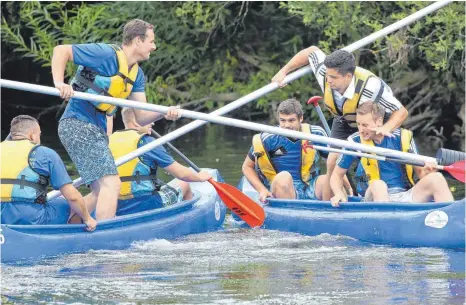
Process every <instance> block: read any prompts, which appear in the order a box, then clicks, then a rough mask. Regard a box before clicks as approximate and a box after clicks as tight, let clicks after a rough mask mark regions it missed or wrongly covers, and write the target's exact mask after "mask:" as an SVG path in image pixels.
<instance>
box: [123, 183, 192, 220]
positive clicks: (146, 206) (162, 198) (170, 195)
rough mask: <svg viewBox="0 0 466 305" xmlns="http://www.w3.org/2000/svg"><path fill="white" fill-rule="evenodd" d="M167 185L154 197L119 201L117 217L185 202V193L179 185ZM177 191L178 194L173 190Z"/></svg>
mask: <svg viewBox="0 0 466 305" xmlns="http://www.w3.org/2000/svg"><path fill="white" fill-rule="evenodd" d="M170 186H171V188H169V187H167V186H166V185H164V186H162V188H160V191H159V192H157V193H155V194H153V195H144V196H139V197H135V198H131V199H127V200H118V207H117V212H116V216H122V215H127V214H133V213H139V212H143V211H148V210H154V209H159V208H164V207H167V206H170V205H172V204H175V203H178V202H180V201H182V200H183V192H182V190H181V187H180V186H179V185H175V184H171V183H170ZM173 189H175V190H176V192H175V191H174V190H173Z"/></svg>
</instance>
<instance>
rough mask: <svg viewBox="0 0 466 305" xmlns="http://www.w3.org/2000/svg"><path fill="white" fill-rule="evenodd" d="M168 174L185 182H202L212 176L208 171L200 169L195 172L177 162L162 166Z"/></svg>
mask: <svg viewBox="0 0 466 305" xmlns="http://www.w3.org/2000/svg"><path fill="white" fill-rule="evenodd" d="M164 170H166V171H167V172H168V173H169V174H170V175H172V176H174V177H175V178H178V179H180V180H182V181H185V182H204V181H207V180H209V179H210V178H212V177H211V176H210V175H209V173H207V172H205V171H201V172H199V173H196V172H195V171H193V170H191V169H189V168H187V167H186V166H183V165H181V164H180V163H178V162H176V161H175V162H173V164H171V165H169V166H167V167H165V168H164Z"/></svg>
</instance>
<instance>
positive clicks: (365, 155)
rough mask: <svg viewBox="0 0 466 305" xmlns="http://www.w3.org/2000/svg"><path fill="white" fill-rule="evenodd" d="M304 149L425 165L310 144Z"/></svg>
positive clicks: (439, 166)
mask: <svg viewBox="0 0 466 305" xmlns="http://www.w3.org/2000/svg"><path fill="white" fill-rule="evenodd" d="M305 147H309V148H314V149H316V150H321V151H326V152H335V153H340V154H344V155H350V156H355V157H361V158H369V159H374V160H378V161H387V162H396V163H402V164H409V165H414V166H424V165H425V162H422V161H405V160H400V159H397V158H389V157H384V156H378V155H373V154H366V153H361V152H357V151H350V150H343V149H338V148H333V147H326V146H319V145H312V144H311V145H306V146H305ZM434 160H435V159H432V161H434ZM443 168H444V166H442V165H437V169H440V170H443Z"/></svg>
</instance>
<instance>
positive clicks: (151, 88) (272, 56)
mask: <svg viewBox="0 0 466 305" xmlns="http://www.w3.org/2000/svg"><path fill="white" fill-rule="evenodd" d="M429 4H430V3H428V2H391V1H383V2H345V1H343V2H326V1H319V2H306V1H304V2H302V1H299V2H280V3H278V2H235V1H231V2H158V1H155V2H98V3H85V2H79V3H77V2H52V3H45V2H21V3H20V5H19V7H20V9H19V12H18V14H17V15H15V14H12V15H11V16H10V17H9V19H7V18H5V17H2V40H3V42H4V43H6V44H7V45H8V46H13V47H14V48H15V51H16V52H17V54H23V55H24V56H29V57H33V58H34V60H36V61H38V62H40V63H42V64H43V65H45V66H49V65H50V59H51V56H52V52H53V47H54V46H56V45H57V44H71V43H88V42H114V43H115V42H119V41H121V32H122V27H123V25H124V23H125V22H126V21H128V20H130V19H133V18H140V19H143V20H145V21H148V22H150V23H152V24H154V26H155V33H156V44H157V47H158V50H157V51H156V52H155V54H153V55H152V56H151V59H150V60H148V61H147V62H144V63H143V64H142V68H143V70H144V72H145V74H146V75H147V77H148V82H147V96H148V100H149V101H151V102H153V103H157V104H165V105H173V104H186V105H188V107H191V108H194V109H196V110H203V111H205V110H212V109H215V108H217V107H220V106H222V105H224V104H225V103H228V102H230V101H233V100H235V99H237V98H239V97H241V96H243V95H245V94H247V93H250V92H252V91H254V90H256V89H258V88H261V87H263V86H264V85H266V84H268V83H269V82H270V79H271V78H272V77H273V75H274V74H275V73H276V72H277V71H278V70H279V69H280V67H281V66H283V65H284V64H285V63H286V62H287V61H288V60H289V59H290V58H291V57H292V56H293V55H294V54H296V53H297V52H298V51H300V50H301V49H303V48H305V47H308V46H310V45H317V46H319V47H320V48H321V49H322V50H324V51H325V52H327V53H328V52H331V51H332V50H335V49H338V48H342V47H344V46H346V45H349V44H350V43H352V42H355V41H357V40H359V39H361V38H363V37H365V36H367V35H369V34H371V33H373V32H375V31H377V30H380V29H382V28H383V27H385V26H388V25H390V24H392V23H394V22H396V21H398V20H400V19H402V18H404V17H406V16H408V15H409V14H412V13H414V12H415V11H418V10H419V9H421V8H423V7H425V6H427V5H429ZM464 14H465V9H464V5H462V3H461V2H454V3H451V4H449V5H447V6H446V7H444V8H442V9H440V10H438V11H437V12H435V13H433V14H431V15H429V16H427V17H425V18H422V19H420V20H419V21H416V22H415V23H413V24H411V25H410V26H408V27H406V28H404V29H402V30H400V31H397V32H396V33H394V34H392V35H390V36H389V37H387V38H386V39H379V40H377V41H376V42H374V43H372V44H370V45H369V46H366V47H364V48H362V49H360V50H359V51H357V52H355V55H356V57H357V60H358V62H359V65H361V66H363V67H365V68H368V69H370V70H372V71H373V72H374V73H376V74H377V75H379V76H380V77H382V78H383V79H384V80H385V81H386V82H387V83H389V84H390V86H391V87H392V89H393V90H394V92H395V94H396V95H397V97H398V98H399V99H400V100H401V101H402V103H403V104H405V105H406V106H407V107H408V109H409V110H410V114H411V117H410V121H408V124H407V126H408V127H414V128H415V129H416V128H417V129H418V130H420V131H422V132H424V133H430V134H432V133H438V128H439V124H440V125H441V124H442V122H444V117H445V114H446V115H451V114H452V113H453V114H455V113H457V112H459V109H460V107H461V106H462V105H463V104H464V90H463V87H464V86H463V85H462V84H463V83H464V49H465V45H464V35H465V33H464V24H463V23H464ZM74 68H75V67H73V66H72V65H70V67H69V69H68V70H67V75H68V76H71V75H72V73H73V69H74ZM320 93H321V92H320V88H319V87H318V85H317V83H316V82H315V79H314V77H312V76H309V77H304V78H302V79H301V80H298V81H295V82H293V83H292V84H290V85H289V86H287V87H285V88H284V89H281V90H277V91H275V92H273V93H271V94H268V95H267V96H265V97H262V98H260V99H258V101H257V102H253V103H249V104H248V105H246V106H244V107H242V108H241V111H240V112H237V113H235V115H240V116H243V117H251V115H255V114H260V113H262V114H268V116H269V117H270V118H273V115H272V112H273V109H274V107H275V105H276V104H277V103H278V102H280V101H281V100H284V99H286V98H289V97H296V98H298V99H299V100H301V101H302V102H304V101H306V100H307V99H308V98H309V97H310V96H312V95H317V94H320ZM431 101H433V102H435V103H431ZM449 109H450V110H452V112H451V113H450V112H445V111H447V110H449ZM442 111H443V112H442ZM442 113H443V114H442ZM307 114H308V117H310V119H311V121H315V120H317V116H316V115H315V113H314V111H312V110H311V109H308V113H307ZM429 116H431V118H432V119H431V120H430V121H429V123H428V124H425V118H426V117H429ZM456 122H457V123H458V124H461V120H459V119H458V120H457V121H456ZM450 124H451V122H450ZM463 129H464V128H463ZM460 130H461V128H460ZM440 137H441V135H440Z"/></svg>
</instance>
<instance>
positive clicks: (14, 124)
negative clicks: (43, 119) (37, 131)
mask: <svg viewBox="0 0 466 305" xmlns="http://www.w3.org/2000/svg"><path fill="white" fill-rule="evenodd" d="M36 125H39V121H37V120H36V119H35V118H33V117H32V116H30V115H24V114H22V115H18V116H16V117H14V118H13V120H11V124H10V134H11V136H12V137H15V136H18V135H19V134H24V133H26V132H27V131H28V130H29V129H31V128H33V127H35V126H36Z"/></svg>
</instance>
